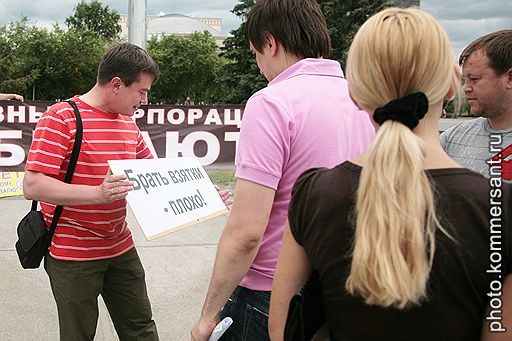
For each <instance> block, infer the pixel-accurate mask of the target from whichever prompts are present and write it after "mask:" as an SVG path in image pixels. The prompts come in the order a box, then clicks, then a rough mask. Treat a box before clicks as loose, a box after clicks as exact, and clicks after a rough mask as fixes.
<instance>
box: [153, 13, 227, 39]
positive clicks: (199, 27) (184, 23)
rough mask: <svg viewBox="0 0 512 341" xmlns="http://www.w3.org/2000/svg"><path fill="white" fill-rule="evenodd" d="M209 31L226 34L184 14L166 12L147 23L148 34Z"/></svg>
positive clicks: (179, 33) (215, 35) (223, 36)
mask: <svg viewBox="0 0 512 341" xmlns="http://www.w3.org/2000/svg"><path fill="white" fill-rule="evenodd" d="M203 31H208V32H210V34H211V35H212V36H213V37H218V38H220V37H222V38H225V35H224V34H222V33H221V32H220V31H217V30H216V29H215V28H213V27H211V26H208V25H206V24H204V23H202V22H200V21H198V20H195V19H193V18H191V17H188V16H186V15H183V14H166V15H162V16H160V17H158V18H155V19H153V20H149V21H148V23H147V34H148V35H160V34H164V35H167V34H178V35H188V34H190V33H192V32H203Z"/></svg>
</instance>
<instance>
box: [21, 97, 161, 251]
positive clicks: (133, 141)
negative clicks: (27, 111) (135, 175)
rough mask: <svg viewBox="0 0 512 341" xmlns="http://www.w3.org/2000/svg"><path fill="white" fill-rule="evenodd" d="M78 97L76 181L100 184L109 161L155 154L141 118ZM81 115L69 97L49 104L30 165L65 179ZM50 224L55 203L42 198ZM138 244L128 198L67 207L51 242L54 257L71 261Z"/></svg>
mask: <svg viewBox="0 0 512 341" xmlns="http://www.w3.org/2000/svg"><path fill="white" fill-rule="evenodd" d="M72 100H74V101H75V102H76V104H77V106H78V109H79V110H80V115H81V117H82V123H83V138H82V145H81V148H80V154H79V157H78V162H77V165H76V168H75V172H74V175H73V180H72V182H71V183H72V184H81V185H90V186H98V185H100V184H101V183H102V182H103V180H104V179H105V175H106V174H107V171H108V169H109V167H108V164H107V160H119V159H143V158H152V155H151V152H150V150H149V149H148V148H147V146H146V143H145V142H144V140H143V138H142V135H141V133H140V130H139V128H138V127H137V125H136V124H135V122H134V121H133V120H132V119H131V118H130V117H128V116H126V115H120V114H111V113H106V112H102V111H100V110H98V109H96V108H93V107H91V106H89V105H88V104H86V103H84V102H82V101H80V98H79V97H74V98H73V99H72ZM75 136H76V119H75V113H74V111H73V108H72V107H71V106H70V105H69V104H68V103H66V102H62V103H57V104H55V105H53V106H52V107H51V108H49V109H48V111H47V112H45V113H44V114H43V116H42V117H41V119H40V120H39V122H38V124H37V126H36V129H35V132H34V138H33V140H32V146H31V147H30V151H29V154H28V160H27V163H26V167H25V168H26V170H29V171H34V172H41V173H44V174H46V175H49V176H52V177H55V178H57V179H59V180H61V181H64V178H65V176H66V170H67V168H68V165H69V159H70V157H71V151H72V150H73V145H74V143H75ZM41 211H42V212H43V215H44V217H45V220H46V223H47V225H48V226H50V224H51V221H52V218H53V213H54V211H55V205H52V204H47V203H43V202H41ZM133 247H134V244H133V239H132V235H131V232H130V230H129V229H128V226H127V223H126V200H125V199H122V200H117V201H114V202H113V203H111V204H101V205H82V206H64V209H63V211H62V215H61V217H60V219H59V223H58V225H57V229H56V230H55V234H54V236H53V239H52V244H51V246H50V254H51V256H52V257H54V258H56V259H61V260H70V261H91V260H99V259H108V258H112V257H116V256H118V255H121V254H123V253H125V252H127V251H129V250H130V249H131V248H133Z"/></svg>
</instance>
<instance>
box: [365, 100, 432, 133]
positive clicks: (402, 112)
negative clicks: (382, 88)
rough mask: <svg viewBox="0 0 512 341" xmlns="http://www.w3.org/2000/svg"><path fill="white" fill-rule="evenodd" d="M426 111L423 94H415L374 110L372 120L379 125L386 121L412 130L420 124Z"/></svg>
mask: <svg viewBox="0 0 512 341" xmlns="http://www.w3.org/2000/svg"><path fill="white" fill-rule="evenodd" d="M427 111H428V98H427V96H425V94H424V93H423V92H416V93H413V94H410V95H407V96H405V97H402V98H398V99H395V100H392V101H390V102H388V104H386V105H385V106H383V107H380V108H377V109H375V112H374V114H373V120H374V121H375V122H377V123H378V124H380V125H382V124H383V123H384V122H385V121H387V120H393V121H398V122H400V123H402V124H404V125H406V126H407V127H409V129H411V130H412V129H414V128H415V127H416V126H417V125H418V124H419V123H420V120H421V119H422V118H423V117H424V116H425V114H426V113H427Z"/></svg>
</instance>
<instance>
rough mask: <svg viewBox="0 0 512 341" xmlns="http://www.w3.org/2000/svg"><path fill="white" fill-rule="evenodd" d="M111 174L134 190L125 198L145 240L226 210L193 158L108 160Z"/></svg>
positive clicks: (201, 168) (208, 179) (206, 176)
mask: <svg viewBox="0 0 512 341" xmlns="http://www.w3.org/2000/svg"><path fill="white" fill-rule="evenodd" d="M108 163H109V166H110V169H111V170H112V173H113V174H120V175H126V176H127V177H128V180H130V181H133V183H134V189H133V191H131V192H129V193H128V196H127V197H126V200H127V201H128V204H129V205H130V207H131V209H132V211H133V214H134V215H135V219H137V222H138V223H139V225H140V227H141V229H142V232H143V233H144V236H145V237H146V239H147V240H153V239H155V238H158V237H161V236H163V235H166V234H168V233H171V232H175V231H178V230H181V229H183V228H185V227H188V226H191V225H194V224H196V223H199V222H201V221H205V220H207V219H210V218H213V217H216V216H218V215H221V214H223V213H225V212H227V208H226V206H225V205H224V203H223V202H222V199H221V198H220V196H219V194H218V192H217V190H216V189H215V187H214V186H213V184H212V182H211V180H210V178H209V177H208V174H206V172H205V170H204V168H203V167H202V166H201V164H200V163H199V161H198V160H197V159H196V158H194V157H179V158H161V159H138V160H111V161H108Z"/></svg>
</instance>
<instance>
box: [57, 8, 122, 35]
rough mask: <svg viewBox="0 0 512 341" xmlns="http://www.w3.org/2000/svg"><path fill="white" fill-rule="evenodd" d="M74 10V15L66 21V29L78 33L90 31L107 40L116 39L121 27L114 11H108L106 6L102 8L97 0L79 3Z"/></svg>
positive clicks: (117, 14)
mask: <svg viewBox="0 0 512 341" xmlns="http://www.w3.org/2000/svg"><path fill="white" fill-rule="evenodd" d="M74 10H75V13H74V14H73V15H72V16H69V17H68V18H67V19H66V25H67V26H68V28H73V29H75V30H77V31H78V32H83V31H87V30H88V31H92V32H95V33H96V34H97V35H98V36H100V37H102V38H105V39H107V40H113V39H116V38H118V36H119V33H120V32H121V25H120V24H119V18H120V16H119V13H118V12H117V11H116V10H110V9H109V7H108V5H107V6H103V5H102V3H101V2H100V1H98V0H92V1H91V2H90V3H86V2H85V1H81V2H79V3H78V5H76V6H75V8H74Z"/></svg>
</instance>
